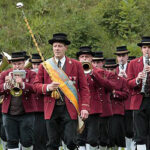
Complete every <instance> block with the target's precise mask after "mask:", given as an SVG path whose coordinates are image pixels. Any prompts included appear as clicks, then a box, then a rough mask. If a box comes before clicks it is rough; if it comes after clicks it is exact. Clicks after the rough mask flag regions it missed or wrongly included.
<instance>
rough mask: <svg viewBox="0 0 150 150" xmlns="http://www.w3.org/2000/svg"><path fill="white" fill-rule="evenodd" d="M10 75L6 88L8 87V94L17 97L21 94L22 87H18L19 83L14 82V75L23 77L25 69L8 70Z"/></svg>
mask: <svg viewBox="0 0 150 150" xmlns="http://www.w3.org/2000/svg"><path fill="white" fill-rule="evenodd" d="M8 76H10V77H11V80H10V82H9V83H7V85H6V86H7V88H8V89H10V94H11V95H12V96H14V97H18V96H21V95H22V92H23V91H22V89H21V88H20V85H19V84H18V83H17V82H16V76H19V77H21V78H22V79H25V77H26V71H25V70H13V71H12V72H9V75H8Z"/></svg>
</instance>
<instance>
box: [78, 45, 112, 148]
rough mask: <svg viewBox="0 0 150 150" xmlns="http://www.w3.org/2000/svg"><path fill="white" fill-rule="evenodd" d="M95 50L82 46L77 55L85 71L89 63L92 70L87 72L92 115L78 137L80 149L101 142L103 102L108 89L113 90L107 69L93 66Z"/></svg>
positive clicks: (91, 146) (94, 145)
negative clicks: (100, 128)
mask: <svg viewBox="0 0 150 150" xmlns="http://www.w3.org/2000/svg"><path fill="white" fill-rule="evenodd" d="M93 55H94V52H92V51H91V47H89V46H83V47H80V51H79V52H77V57H78V59H79V61H80V62H82V63H83V68H84V70H85V73H86V72H88V71H87V70H86V67H84V65H86V64H89V66H91V68H90V67H89V70H90V72H88V73H87V74H86V79H87V82H88V86H89V89H90V94H91V99H90V115H89V117H88V119H87V120H86V121H85V130H84V133H83V134H82V135H79V137H78V140H77V141H78V145H79V146H80V148H79V150H85V145H86V149H88V145H87V144H86V143H88V144H90V148H93V147H96V146H97V145H98V142H99V136H100V135H99V115H100V114H101V113H102V103H103V101H105V99H106V93H107V92H106V91H110V92H111V91H112V86H111V84H110V82H109V81H108V80H107V79H106V78H105V77H104V74H105V71H104V70H102V69H98V68H95V67H93V66H92V58H93Z"/></svg>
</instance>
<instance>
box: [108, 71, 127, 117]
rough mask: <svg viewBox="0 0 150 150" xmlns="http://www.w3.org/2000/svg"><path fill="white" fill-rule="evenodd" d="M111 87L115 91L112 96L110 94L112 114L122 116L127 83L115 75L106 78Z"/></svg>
mask: <svg viewBox="0 0 150 150" xmlns="http://www.w3.org/2000/svg"><path fill="white" fill-rule="evenodd" d="M107 78H108V80H109V81H110V82H111V84H112V85H113V89H114V90H115V93H114V94H111V96H110V98H111V102H112V110H113V114H120V115H124V110H125V106H124V101H125V100H126V99H127V98H128V94H129V92H128V87H127V82H126V80H125V79H124V78H122V77H119V76H118V75H117V74H116V73H114V74H113V75H111V76H108V77H107Z"/></svg>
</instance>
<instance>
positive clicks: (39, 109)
mask: <svg viewBox="0 0 150 150" xmlns="http://www.w3.org/2000/svg"><path fill="white" fill-rule="evenodd" d="M30 62H31V63H32V69H31V70H32V71H34V72H36V73H38V67H39V65H40V64H41V63H42V60H41V57H40V56H39V54H32V56H31V60H30ZM32 97H33V102H34V104H35V105H34V115H35V120H34V145H33V150H46V140H47V139H46V136H47V134H46V124H45V120H44V98H43V95H41V94H33V95H32Z"/></svg>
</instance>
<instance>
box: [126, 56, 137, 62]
mask: <svg viewBox="0 0 150 150" xmlns="http://www.w3.org/2000/svg"><path fill="white" fill-rule="evenodd" d="M135 58H136V56H129V57H128V62H130V61H131V60H133V59H135Z"/></svg>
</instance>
